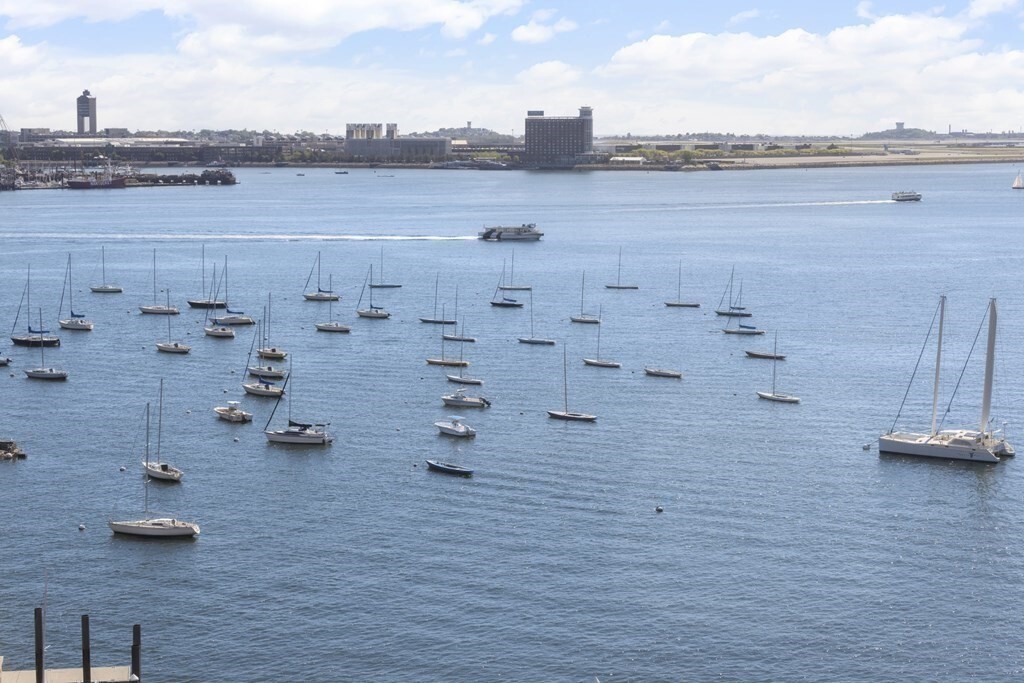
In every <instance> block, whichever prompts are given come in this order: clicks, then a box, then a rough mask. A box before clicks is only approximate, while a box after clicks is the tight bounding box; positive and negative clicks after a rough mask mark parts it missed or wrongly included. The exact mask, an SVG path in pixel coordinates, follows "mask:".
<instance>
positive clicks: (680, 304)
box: [665, 261, 700, 308]
mask: <svg viewBox="0 0 1024 683" xmlns="http://www.w3.org/2000/svg"><path fill="white" fill-rule="evenodd" d="M682 294H683V262H682V261H680V262H679V276H678V278H677V280H676V300H675V301H666V302H665V305H666V306H669V307H670V308H700V303H699V302H689V301H683V298H682Z"/></svg>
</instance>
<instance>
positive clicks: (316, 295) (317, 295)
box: [302, 251, 341, 301]
mask: <svg viewBox="0 0 1024 683" xmlns="http://www.w3.org/2000/svg"><path fill="white" fill-rule="evenodd" d="M313 269H316V291H315V292H305V293H303V295H302V298H303V299H305V300H306V301H337V300H338V299H340V298H341V297H339V296H338V295H337V294H335V293H334V291H333V290H331V289H329V288H328V289H321V288H320V252H319V251H318V252H316V261H315V262H314V263H313V268H310V269H309V277H307V278H306V284H305V285H304V286H303V289H305V288H306V287H308V286H309V281H310V279H311V278H312V277H313Z"/></svg>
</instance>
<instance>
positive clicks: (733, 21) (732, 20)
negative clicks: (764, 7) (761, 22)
mask: <svg viewBox="0 0 1024 683" xmlns="http://www.w3.org/2000/svg"><path fill="white" fill-rule="evenodd" d="M759 16H761V10H756V9H748V10H744V11H742V12H737V13H736V14H734V15H732V16H731V17H729V20H728V21H727V22H725V25H726V26H736V25H737V24H742V23H743V22H745V21H750V20H751V19H757V18H758V17H759Z"/></svg>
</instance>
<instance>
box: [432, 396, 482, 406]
mask: <svg viewBox="0 0 1024 683" xmlns="http://www.w3.org/2000/svg"><path fill="white" fill-rule="evenodd" d="M441 401H442V402H444V404H445V405H446V406H455V407H456V408H489V407H490V405H491V402H490V401H488V400H487V399H486V398H484V397H483V396H464V397H458V396H442V397H441Z"/></svg>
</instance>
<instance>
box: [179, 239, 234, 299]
mask: <svg viewBox="0 0 1024 683" xmlns="http://www.w3.org/2000/svg"><path fill="white" fill-rule="evenodd" d="M201 261H202V267H201V271H202V280H201V282H202V286H203V288H204V289H205V287H206V245H205V244H204V245H202V256H201ZM211 277H212V279H211V280H210V294H209V296H207V297H206V298H205V299H186V301H188V305H189V307H190V308H226V307H227V302H226V301H223V300H222V299H218V298H217V297H216V296H215V295H214V293H213V290H214V287H215V286H216V284H217V266H216V264H214V266H213V275H212V276H211Z"/></svg>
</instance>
